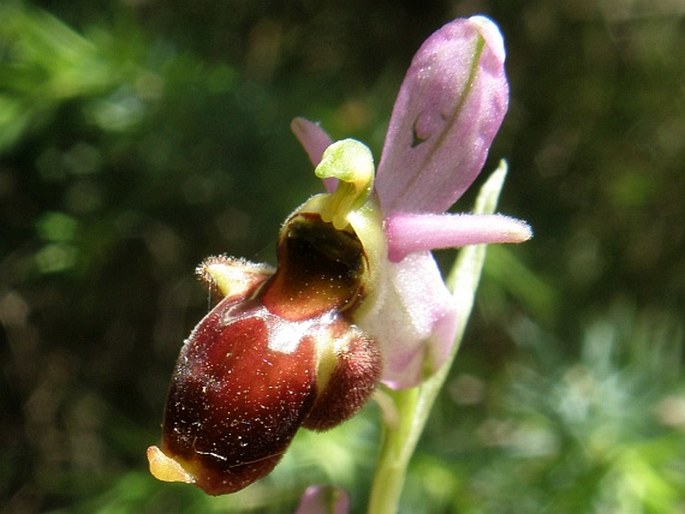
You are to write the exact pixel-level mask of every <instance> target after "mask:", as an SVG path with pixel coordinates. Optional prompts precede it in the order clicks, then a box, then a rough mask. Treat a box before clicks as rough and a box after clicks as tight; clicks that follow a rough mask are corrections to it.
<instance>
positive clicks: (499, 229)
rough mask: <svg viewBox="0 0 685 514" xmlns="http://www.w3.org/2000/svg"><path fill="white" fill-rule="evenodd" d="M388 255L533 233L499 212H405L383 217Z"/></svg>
mask: <svg viewBox="0 0 685 514" xmlns="http://www.w3.org/2000/svg"><path fill="white" fill-rule="evenodd" d="M385 233H386V235H387V238H388V257H389V259H390V260H391V261H393V262H399V261H401V260H402V259H404V258H405V257H406V256H407V255H409V254H410V253H415V252H424V251H428V250H434V249H438V248H458V247H461V246H466V245H471V244H488V243H522V242H523V241H527V240H528V239H530V238H531V237H532V235H533V233H532V231H531V228H530V226H529V225H528V224H527V223H526V222H525V221H521V220H518V219H515V218H511V217H509V216H503V215H501V214H405V213H398V214H396V215H392V216H390V217H388V218H386V220H385Z"/></svg>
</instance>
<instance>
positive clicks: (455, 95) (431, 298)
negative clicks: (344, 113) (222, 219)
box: [148, 17, 531, 494]
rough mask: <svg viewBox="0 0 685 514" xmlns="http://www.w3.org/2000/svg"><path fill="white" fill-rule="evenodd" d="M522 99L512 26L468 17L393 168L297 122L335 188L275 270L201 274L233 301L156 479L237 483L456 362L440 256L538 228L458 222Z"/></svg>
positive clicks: (193, 337)
mask: <svg viewBox="0 0 685 514" xmlns="http://www.w3.org/2000/svg"><path fill="white" fill-rule="evenodd" d="M508 92H509V91H508V85H507V81H506V77H505V74H504V46H503V42H502V38H501V36H500V34H499V31H498V29H497V28H496V26H495V25H494V24H493V23H492V22H490V21H489V20H487V19H486V18H483V17H473V18H469V19H458V20H455V21H453V22H451V23H449V24H447V25H445V26H444V27H443V28H442V29H440V30H438V31H437V32H436V33H435V34H433V35H432V36H431V37H430V38H429V39H428V40H427V41H426V42H425V43H424V44H423V46H422V47H421V48H420V49H419V51H418V53H417V54H416V56H415V57H414V59H413V61H412V63H411V66H410V68H409V70H408V72H407V75H406V77H405V79H404V82H403V84H402V86H401V88H400V92H399V95H398V98H397V101H396V103H395V107H394V109H393V113H392V116H391V119H390V124H389V129H388V133H387V136H386V140H385V145H384V148H383V152H382V158H381V161H380V165H379V168H378V173H377V174H376V173H375V169H374V161H373V157H372V154H371V151H370V150H369V149H368V148H367V147H366V146H364V145H363V144H362V143H360V142H358V141H355V140H351V139H345V140H342V141H337V142H335V143H333V142H331V140H330V138H329V137H328V135H327V134H326V133H325V132H324V131H323V130H322V129H321V128H319V127H318V126H317V125H316V124H314V123H311V122H309V121H307V120H304V119H301V118H298V119H296V120H295V121H294V122H293V125H292V128H293V130H294V132H295V134H296V136H297V137H298V138H299V140H300V142H301V143H302V145H303V146H304V148H305V150H306V151H307V153H308V154H309V156H310V159H311V160H312V162H313V163H314V165H315V170H314V171H315V174H316V175H317V176H318V177H319V178H321V179H322V180H324V182H325V185H326V189H327V191H328V192H326V193H322V194H319V195H315V196H313V197H312V198H310V199H308V200H307V201H306V202H305V203H304V204H302V205H301V206H300V207H298V208H297V209H295V211H294V212H293V213H292V214H291V215H290V216H289V217H288V218H287V219H286V221H285V222H284V224H283V225H282V227H281V229H280V232H279V237H278V247H277V259H278V262H277V267H276V269H273V268H271V267H269V266H266V265H263V264H255V263H250V262H247V261H245V260H242V259H235V258H229V257H225V256H221V257H214V258H210V259H207V260H206V261H205V262H204V263H202V264H201V265H200V267H199V274H200V277H201V278H202V279H203V280H204V281H205V282H207V283H208V284H209V286H210V287H211V288H212V289H213V291H215V292H216V293H217V294H218V296H220V297H222V300H221V301H220V302H219V303H218V304H217V305H216V306H215V307H214V308H213V309H212V310H211V312H209V313H208V314H207V315H206V316H205V317H204V318H203V319H202V320H201V321H200V322H199V323H198V324H197V326H196V327H195V328H194V329H193V331H192V333H191V334H190V336H189V338H188V339H187V340H186V342H185V343H184V345H183V347H182V348H181V353H180V355H179V358H178V361H177V364H176V369H175V371H174V374H173V377H172V382H171V386H170V389H169V395H168V398H167V404H166V409H165V415H164V423H163V431H162V444H161V447H159V448H158V447H157V446H151V447H150V448H149V449H148V460H149V462H150V470H151V472H152V474H153V475H154V476H155V477H157V478H159V479H161V480H165V481H182V482H187V483H193V484H195V485H197V486H198V487H200V488H202V489H203V490H204V491H205V492H207V493H209V494H225V493H231V492H235V491H238V490H240V489H242V488H244V487H246V486H247V485H249V484H250V483H252V482H254V481H255V480H257V479H259V478H261V477H263V476H264V475H266V474H268V473H269V472H270V471H271V470H272V469H273V467H274V466H275V465H276V464H277V463H278V461H279V460H280V458H281V457H282V455H283V454H284V452H285V451H286V449H287V447H288V445H289V444H290V441H291V440H292V438H293V437H294V436H295V433H296V432H297V430H298V429H299V428H300V427H305V428H309V429H313V430H326V429H329V428H331V427H334V426H336V425H337V424H339V423H341V422H343V421H345V420H346V419H348V418H349V417H351V416H352V415H354V414H355V413H356V412H357V411H358V410H359V409H360V408H361V407H362V405H363V404H364V403H365V401H366V400H367V399H368V398H369V396H370V395H371V393H372V391H373V390H374V387H375V385H376V383H377V382H378V381H379V380H381V381H382V382H384V383H385V384H386V385H387V386H389V387H390V388H391V389H394V390H407V389H408V388H413V387H414V386H417V385H419V384H420V383H421V382H422V381H424V380H426V379H427V378H428V377H430V376H431V375H433V374H435V373H436V371H437V370H439V369H440V368H441V367H443V364H444V363H445V361H446V359H447V358H448V355H449V354H450V350H451V348H452V344H453V342H454V340H455V336H456V334H457V331H458V329H459V324H458V319H459V317H458V314H459V309H458V305H457V301H456V300H455V297H454V296H453V295H452V294H451V293H450V291H449V290H448V288H447V287H446V285H445V283H444V281H443V279H442V277H441V274H440V271H439V269H438V267H437V264H436V262H435V260H434V259H433V257H432V255H431V253H430V251H431V250H433V249H436V248H449V247H459V246H463V245H473V244H482V243H495V242H497V243H502V242H510V243H516V242H521V241H524V240H526V239H528V238H530V236H531V231H530V228H529V227H528V225H527V224H525V223H524V222H522V221H519V220H515V219H512V218H509V217H506V216H501V215H467V214H459V215H453V214H445V211H446V210H447V209H448V208H449V207H450V206H451V205H452V204H453V203H454V202H455V201H456V200H457V199H458V198H459V197H460V196H461V195H462V194H463V192H464V191H465V190H466V189H467V188H468V187H469V185H470V184H471V183H472V182H473V181H474V179H475V178H476V177H477V175H478V173H479V172H480V170H481V168H482V166H483V163H484V162H485V159H486V156H487V153H488V149H489V147H490V144H491V143H492V140H493V138H494V136H495V133H496V132H497V130H498V129H499V126H500V124H501V122H502V118H503V116H504V113H505V111H506V109H507V104H508Z"/></svg>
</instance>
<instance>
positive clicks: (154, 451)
mask: <svg viewBox="0 0 685 514" xmlns="http://www.w3.org/2000/svg"><path fill="white" fill-rule="evenodd" d="M147 460H148V462H149V463H150V473H151V474H152V476H153V477H155V478H156V479H157V480H161V481H162V482H184V483H186V484H194V483H195V477H194V476H193V475H191V474H190V473H188V472H187V471H186V470H185V469H183V466H181V464H179V463H178V462H177V461H176V460H174V459H172V458H171V457H167V456H166V455H165V454H164V453H163V452H162V450H160V449H159V448H157V447H156V446H150V447H149V448H148V449H147Z"/></svg>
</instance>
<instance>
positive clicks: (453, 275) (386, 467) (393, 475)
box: [367, 161, 507, 514]
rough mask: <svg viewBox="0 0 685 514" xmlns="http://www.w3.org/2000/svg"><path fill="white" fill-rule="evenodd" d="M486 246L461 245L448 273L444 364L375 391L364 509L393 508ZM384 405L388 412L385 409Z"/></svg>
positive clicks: (491, 190)
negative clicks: (376, 417)
mask: <svg viewBox="0 0 685 514" xmlns="http://www.w3.org/2000/svg"><path fill="white" fill-rule="evenodd" d="M506 173H507V165H506V162H505V161H501V162H500V165H499V167H498V168H497V170H495V172H494V173H493V174H492V175H491V176H490V177H489V178H488V180H487V181H486V183H485V184H484V185H483V187H482V188H481V190H480V193H479V195H478V198H477V199H476V205H475V208H474V212H475V213H476V214H489V213H493V212H495V208H496V207H497V201H498V199H499V194H500V192H501V190H502V186H503V185H504V179H505V177H506ZM486 249H487V245H472V246H466V247H464V248H463V249H462V250H461V251H460V252H459V255H458V256H457V258H456V260H455V262H454V265H453V267H452V270H451V272H450V274H449V275H448V278H447V287H448V288H449V290H450V291H451V292H452V294H453V295H454V297H455V299H456V300H457V303H458V305H459V318H458V329H457V335H456V338H455V340H454V345H453V346H452V348H451V352H450V355H449V357H448V359H447V361H446V362H445V364H444V365H443V366H442V367H441V368H440V369H439V370H438V371H437V372H436V373H435V374H433V375H432V376H431V377H430V378H428V379H427V380H426V381H424V382H422V383H421V384H420V385H419V386H417V387H412V388H408V389H399V390H393V389H390V388H387V387H383V390H382V393H381V394H384V396H386V397H387V399H389V400H390V402H391V404H390V407H387V406H386V407H385V410H386V415H384V416H383V432H382V440H381V449H380V453H379V457H378V462H377V465H376V471H375V475H374V481H373V484H372V489H371V497H370V500H369V506H368V511H367V512H368V513H369V514H395V513H396V512H397V511H398V507H399V505H400V498H401V495H402V487H403V485H404V481H405V478H406V475H407V469H408V466H409V461H410V460H411V457H412V455H413V454H414V451H415V449H416V445H417V443H418V441H419V438H420V436H421V433H422V432H423V429H424V427H425V425H426V422H427V421H428V418H429V416H430V412H431V410H432V408H433V404H434V403H435V400H436V399H437V397H438V394H440V391H441V390H442V387H443V385H444V383H445V380H446V379H447V376H448V375H449V372H450V369H451V367H452V364H453V363H454V360H455V358H456V355H457V352H458V351H459V347H460V345H461V341H462V338H463V336H464V331H465V329H466V323H467V321H468V319H469V317H470V315H471V310H472V308H473V302H474V298H475V294H476V290H477V289H478V283H479V281H480V276H481V272H482V270H483V264H484V262H485V255H486ZM389 409H392V412H388V410H389Z"/></svg>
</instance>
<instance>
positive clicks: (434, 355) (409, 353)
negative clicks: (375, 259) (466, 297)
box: [355, 252, 457, 389]
mask: <svg viewBox="0 0 685 514" xmlns="http://www.w3.org/2000/svg"><path fill="white" fill-rule="evenodd" d="M385 271H386V273H387V276H386V277H385V287H384V291H383V293H382V297H381V298H379V307H378V308H377V309H374V310H373V311H372V312H370V313H366V314H365V315H364V316H362V317H361V318H359V319H355V322H356V323H358V324H359V326H360V327H361V328H363V329H364V330H365V331H367V332H368V333H369V334H371V335H373V336H374V337H376V339H377V341H378V344H379V346H380V350H381V354H382V355H383V359H384V360H383V372H382V374H381V380H382V381H383V382H384V383H385V384H386V385H388V386H389V387H392V388H395V389H399V388H405V387H413V386H415V385H418V384H419V383H420V382H421V381H422V380H423V379H424V378H425V376H426V375H428V374H431V373H432V372H434V371H436V370H437V369H438V368H439V367H440V366H441V365H442V364H443V363H444V362H445V360H446V359H447V356H448V355H449V351H450V348H451V347H452V343H453V342H454V339H455V336H456V332H457V323H456V319H457V311H456V302H455V300H454V298H453V296H452V295H451V294H450V292H449V291H448V290H447V287H446V286H445V283H444V282H443V279H442V276H441V275H440V270H439V269H438V266H437V264H436V263H435V260H434V259H433V257H432V256H431V255H430V253H428V252H426V253H413V254H411V255H409V256H408V257H407V258H406V259H404V260H403V261H401V262H398V263H390V262H389V263H387V265H386V270H385Z"/></svg>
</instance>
